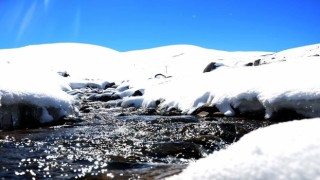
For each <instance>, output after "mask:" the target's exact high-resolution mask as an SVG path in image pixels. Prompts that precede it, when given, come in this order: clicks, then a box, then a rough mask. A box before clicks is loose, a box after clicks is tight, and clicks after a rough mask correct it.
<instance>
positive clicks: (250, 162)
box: [169, 119, 320, 180]
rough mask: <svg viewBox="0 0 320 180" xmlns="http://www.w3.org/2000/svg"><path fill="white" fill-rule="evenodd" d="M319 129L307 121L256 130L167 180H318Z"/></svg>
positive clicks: (319, 124)
mask: <svg viewBox="0 0 320 180" xmlns="http://www.w3.org/2000/svg"><path fill="white" fill-rule="evenodd" d="M319 127H320V119H310V120H301V121H292V122H287V123H281V124H276V125H272V126H269V127H266V128H262V129H258V130H256V131H253V132H250V133H249V134H247V135H245V136H244V137H242V138H241V139H240V140H239V141H238V142H237V143H235V144H233V145H230V146H229V147H228V148H227V149H225V150H220V151H218V152H215V153H214V154H211V155H209V156H208V157H206V158H203V159H200V160H198V161H196V162H195V163H192V164H190V165H189V167H187V169H185V170H184V171H183V172H182V173H181V174H180V175H178V176H174V177H171V178H169V179H177V180H178V179H181V180H182V179H183V180H188V179H193V180H197V179H199V180H209V179H217V180H219V179H228V180H229V179H230V180H231V179H234V180H236V179H237V180H247V179H290V180H302V179H319V178H320V168H319V165H320V158H319V157H320V143H319V142H320V133H319Z"/></svg>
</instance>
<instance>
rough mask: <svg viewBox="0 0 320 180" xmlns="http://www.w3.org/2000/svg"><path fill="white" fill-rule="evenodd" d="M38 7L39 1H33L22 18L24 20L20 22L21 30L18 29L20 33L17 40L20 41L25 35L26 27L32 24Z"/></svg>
mask: <svg viewBox="0 0 320 180" xmlns="http://www.w3.org/2000/svg"><path fill="white" fill-rule="evenodd" d="M36 7H37V1H33V3H32V5H31V6H30V8H29V9H28V11H27V13H26V14H25V16H24V17H23V19H22V22H21V24H20V27H19V31H18V34H17V37H16V41H19V40H20V39H21V37H22V36H23V34H24V32H25V30H26V28H27V27H28V25H29V24H30V21H31V20H32V18H33V15H34V13H35V10H36Z"/></svg>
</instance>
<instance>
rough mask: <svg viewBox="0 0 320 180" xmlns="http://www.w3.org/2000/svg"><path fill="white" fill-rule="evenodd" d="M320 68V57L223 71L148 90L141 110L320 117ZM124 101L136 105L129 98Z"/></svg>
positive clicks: (191, 77) (175, 80)
mask: <svg viewBox="0 0 320 180" xmlns="http://www.w3.org/2000/svg"><path fill="white" fill-rule="evenodd" d="M318 67H320V61H319V58H318V57H309V58H305V59H303V60H301V61H287V62H279V63H272V64H267V65H263V66H257V67H234V68H230V67H220V68H218V69H216V70H214V71H212V72H210V73H204V74H193V75H189V76H188V75H186V76H185V77H184V78H180V79H171V80H170V81H169V82H166V83H162V84H159V85H155V86H152V87H149V88H147V89H145V93H144V96H143V98H144V99H143V102H142V103H141V106H143V107H155V105H156V103H155V102H156V101H159V100H161V101H162V103H161V104H160V108H164V109H172V108H175V109H180V110H182V111H183V113H189V114H190V113H192V112H193V111H194V110H195V109H197V108H198V107H200V106H203V105H210V106H216V107H217V108H218V109H219V110H220V112H223V113H224V114H225V115H227V116H234V115H236V112H235V109H237V110H239V111H240V113H252V112H259V111H264V112H265V118H270V117H272V116H273V115H274V114H275V113H277V112H279V111H280V110H283V109H286V110H293V111H295V112H296V113H298V114H300V115H303V116H305V117H319V116H320V82H319V81H318V80H317V77H319V76H320V71H319V69H318ZM125 101H131V103H132V100H131V99H130V98H128V99H126V100H125ZM139 101H140V100H139ZM135 105H137V103H136V104H135Z"/></svg>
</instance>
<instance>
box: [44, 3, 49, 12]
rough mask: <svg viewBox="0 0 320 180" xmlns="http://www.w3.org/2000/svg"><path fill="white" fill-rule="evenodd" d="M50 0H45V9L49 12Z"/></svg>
mask: <svg viewBox="0 0 320 180" xmlns="http://www.w3.org/2000/svg"><path fill="white" fill-rule="evenodd" d="M49 4H50V0H44V11H45V12H47V11H48V8H49Z"/></svg>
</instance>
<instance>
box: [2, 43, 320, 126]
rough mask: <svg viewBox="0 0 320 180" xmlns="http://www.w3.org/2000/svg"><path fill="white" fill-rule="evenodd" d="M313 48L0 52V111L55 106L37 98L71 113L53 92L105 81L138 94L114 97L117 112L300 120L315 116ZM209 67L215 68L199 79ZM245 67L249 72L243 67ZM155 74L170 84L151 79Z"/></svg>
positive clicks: (79, 47)
mask: <svg viewBox="0 0 320 180" xmlns="http://www.w3.org/2000/svg"><path fill="white" fill-rule="evenodd" d="M319 47H320V45H319V44H316V45H310V46H305V47H299V48H295V49H290V50H285V51H282V52H278V53H272V52H226V51H219V50H212V49H205V48H201V47H196V46H192V45H172V46H166V47H159V48H152V49H146V50H137V51H129V52H118V51H115V50H112V49H109V48H105V47H100V46H96V45H88V44H78V43H57V44H44V45H34V46H27V47H22V48H17V49H3V50H0V65H1V66H0V72H1V76H0V81H1V83H0V97H1V105H2V107H4V105H9V104H10V105H12V104H14V103H20V104H21V103H31V104H37V107H38V106H40V108H43V107H46V108H47V109H48V108H49V107H56V105H55V103H52V101H51V100H48V101H46V102H51V103H47V104H46V103H45V104H42V103H38V101H41V100H40V99H37V98H35V99H37V100H35V101H34V100H33V99H34V98H33V97H40V96H39V95H36V94H39V93H41V97H46V95H47V96H48V97H50V98H51V99H55V100H57V102H61V101H60V100H63V101H64V102H65V103H64V104H65V107H63V108H64V109H66V110H65V111H64V112H70V110H69V109H70V108H69V106H72V101H70V100H67V101H66V99H65V97H64V98H62V99H60V100H59V98H57V97H54V96H53V94H55V95H57V94H59V93H60V92H58V91H59V89H63V90H64V91H66V90H68V89H69V90H70V89H72V88H80V87H83V86H86V85H88V84H90V86H92V85H94V86H96V87H99V88H104V87H105V85H106V84H108V83H110V82H116V83H117V84H120V83H121V82H123V83H122V84H120V86H129V88H131V89H129V91H130V92H134V90H135V89H139V90H141V91H143V92H144V94H143V96H141V97H129V96H130V95H131V94H132V93H128V92H124V93H122V92H117V93H118V94H121V95H120V96H121V97H122V98H123V102H122V106H137V107H140V106H142V107H153V108H154V107H155V105H156V104H157V103H156V102H159V101H161V102H162V103H161V104H160V105H159V107H160V108H164V109H172V108H175V109H179V110H182V111H183V112H184V113H192V112H193V111H194V110H195V109H197V108H199V107H201V106H203V105H206V106H212V107H213V106H214V107H217V108H218V109H219V110H220V111H221V112H222V113H224V114H225V115H231V116H233V115H236V113H235V111H234V110H235V109H236V110H238V111H240V113H247V112H249V113H250V112H255V111H265V114H266V116H265V117H267V118H269V117H272V115H273V114H274V113H276V112H277V111H279V110H281V109H290V110H293V111H296V112H297V113H298V114H301V115H303V116H305V117H318V116H319V113H320V108H319V107H320V93H319V92H320V91H319V89H320V84H319V83H318V80H317V77H318V76H319V75H320V74H319V72H320V71H318V69H317V67H320V64H319V63H320V61H319V58H320V57H319V54H320V48H319ZM212 62H214V63H216V65H218V68H217V69H216V70H213V71H211V72H209V73H203V71H204V69H205V67H206V66H207V65H208V64H210V63H212ZM274 62H277V63H274ZM250 63H251V65H253V66H252V67H247V66H248V65H250ZM270 63H271V64H270ZM263 64H268V65H263ZM255 65H261V66H258V67H256V66H255ZM58 72H60V74H61V72H67V74H69V75H70V77H66V78H62V77H61V76H59V75H58ZM159 73H160V74H163V75H164V77H171V78H164V79H163V78H162V79H158V78H155V75H156V74H159ZM13 77H15V78H13ZM17 84H18V86H17ZM48 84H50V85H48ZM52 86H55V87H58V88H52ZM49 87H50V89H49ZM62 87H63V88H62ZM38 89H41V92H40V91H38ZM53 89H56V92H55V93H52V90H53ZM57 89H58V90H57ZM117 91H119V89H118V90H117ZM47 92H48V93H47ZM49 92H50V93H49ZM9 97H10V98H9ZM12 97H14V98H12ZM19 98H20V99H21V100H17V99H19ZM67 107H68V108H67ZM46 114H47V113H46V110H44V111H43V113H42V114H41V113H40V115H42V116H41V117H47V118H46V119H47V120H44V121H48V119H49V120H50V119H54V118H48V116H47V115H46ZM62 114H63V115H65V114H66V113H62ZM52 116H57V115H52ZM60 116H61V115H59V116H57V117H60ZM2 119H5V117H2Z"/></svg>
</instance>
